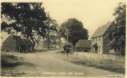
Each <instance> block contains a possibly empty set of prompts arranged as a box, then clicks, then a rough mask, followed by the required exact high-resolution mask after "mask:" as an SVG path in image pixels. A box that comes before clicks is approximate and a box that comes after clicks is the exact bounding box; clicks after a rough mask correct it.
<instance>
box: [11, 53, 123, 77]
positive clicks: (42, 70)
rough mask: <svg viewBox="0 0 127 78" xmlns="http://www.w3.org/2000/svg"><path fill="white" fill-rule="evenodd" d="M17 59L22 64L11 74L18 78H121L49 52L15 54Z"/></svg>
mask: <svg viewBox="0 0 127 78" xmlns="http://www.w3.org/2000/svg"><path fill="white" fill-rule="evenodd" d="M15 55H17V56H18V57H22V59H23V60H24V64H22V65H19V66H17V67H15V68H13V69H12V71H11V72H12V73H16V74H17V75H18V74H19V76H85V77H88V76H99V77H102V76H105V77H115V78H116V77H118V78H122V77H123V75H122V74H120V73H115V72H110V71H107V70H103V69H98V68H94V67H88V66H82V65H78V64H74V63H71V62H69V61H67V60H63V59H62V58H69V56H66V55H63V54H59V53H56V52H55V51H50V52H36V53H20V54H19V53H17V54H15Z"/></svg>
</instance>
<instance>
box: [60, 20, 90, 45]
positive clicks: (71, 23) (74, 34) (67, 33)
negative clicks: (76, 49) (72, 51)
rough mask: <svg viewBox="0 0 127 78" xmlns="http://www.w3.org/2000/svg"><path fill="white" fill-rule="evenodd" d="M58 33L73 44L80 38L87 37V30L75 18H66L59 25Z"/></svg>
mask: <svg viewBox="0 0 127 78" xmlns="http://www.w3.org/2000/svg"><path fill="white" fill-rule="evenodd" d="M60 34H61V36H62V37H64V38H65V39H66V40H67V41H69V42H71V43H72V44H73V45H75V44H76V42H77V41H78V40H80V39H88V30H87V29H85V28H84V27H83V24H82V22H80V21H78V20H77V19H75V18H71V19H68V20H67V21H65V22H64V23H63V24H62V25H61V28H60Z"/></svg>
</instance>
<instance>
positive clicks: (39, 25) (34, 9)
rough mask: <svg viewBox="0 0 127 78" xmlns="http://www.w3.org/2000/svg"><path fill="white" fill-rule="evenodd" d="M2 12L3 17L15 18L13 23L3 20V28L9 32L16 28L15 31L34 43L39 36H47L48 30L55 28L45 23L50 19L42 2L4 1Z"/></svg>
mask: <svg viewBox="0 0 127 78" xmlns="http://www.w3.org/2000/svg"><path fill="white" fill-rule="evenodd" d="M1 13H2V14H1V17H5V18H7V19H8V20H9V21H10V20H13V22H11V23H8V22H6V21H3V22H2V26H1V29H2V30H5V31H7V32H9V33H11V32H12V30H15V33H18V32H21V34H22V35H23V36H24V37H26V38H27V39H30V40H32V42H33V44H34V45H35V43H36V42H37V40H36V37H37V36H41V37H43V38H47V32H49V30H52V29H53V27H49V26H48V25H49V24H48V25H46V23H45V21H50V20H49V17H48V16H47V14H46V12H45V10H44V8H43V7H42V4H41V3H2V12H1ZM48 23H49V22H48ZM13 32H14V31H13ZM35 34H36V35H35Z"/></svg>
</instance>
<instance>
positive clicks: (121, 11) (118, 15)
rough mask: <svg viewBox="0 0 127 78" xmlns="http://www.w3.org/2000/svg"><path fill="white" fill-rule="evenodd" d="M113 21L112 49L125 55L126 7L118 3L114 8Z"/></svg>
mask: <svg viewBox="0 0 127 78" xmlns="http://www.w3.org/2000/svg"><path fill="white" fill-rule="evenodd" d="M114 16H115V20H114V21H113V23H112V25H114V26H115V28H114V30H113V31H112V35H110V36H111V40H112V42H113V43H112V48H114V49H115V50H116V51H117V52H119V51H120V49H121V51H120V53H121V54H123V55H124V54H125V21H126V6H125V4H123V3H119V6H118V7H117V8H116V10H115V13H114Z"/></svg>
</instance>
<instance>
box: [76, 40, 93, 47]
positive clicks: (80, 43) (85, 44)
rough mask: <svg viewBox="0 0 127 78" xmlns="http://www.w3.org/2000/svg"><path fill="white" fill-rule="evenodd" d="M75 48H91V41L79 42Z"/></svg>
mask: <svg viewBox="0 0 127 78" xmlns="http://www.w3.org/2000/svg"><path fill="white" fill-rule="evenodd" d="M76 47H82V48H90V47H91V41H90V40H79V41H78V42H77V43H76Z"/></svg>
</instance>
